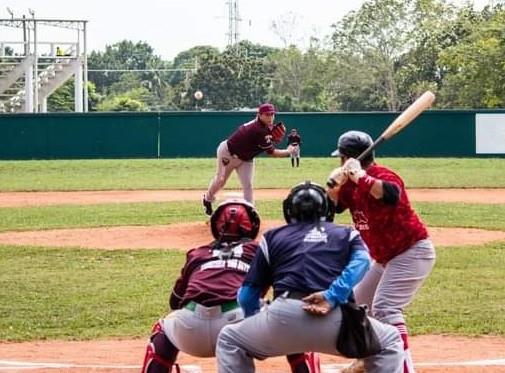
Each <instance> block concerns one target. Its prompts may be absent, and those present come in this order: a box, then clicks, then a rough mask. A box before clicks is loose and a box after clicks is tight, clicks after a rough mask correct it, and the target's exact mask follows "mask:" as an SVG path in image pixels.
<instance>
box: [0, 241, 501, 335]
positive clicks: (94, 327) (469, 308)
mask: <svg viewBox="0 0 505 373" xmlns="http://www.w3.org/2000/svg"><path fill="white" fill-rule="evenodd" d="M437 255H438V259H437V264H436V266H435V269H434V271H433V273H432V275H431V276H430V277H429V278H428V280H427V282H426V284H425V286H424V287H423V288H422V289H421V291H420V292H419V294H418V296H417V298H416V300H415V302H414V303H413V304H412V305H411V306H409V307H408V308H407V318H408V321H409V329H410V331H411V333H412V334H426V333H436V334H440V333H444V334H446V333H447V334H461V335H483V334H493V335H500V336H505V312H504V311H505V309H504V304H505V293H504V292H503V288H504V287H505V278H504V277H503V268H505V243H502V244H488V245H485V246H481V247H465V248H458V247H446V248H440V249H438V251H437ZM183 261H184V254H183V253H182V252H177V251H162V250H127V251H126V250H119V251H104V250H80V249H70V248H65V249H48V248H34V247H8V246H0V289H2V290H1V293H0V294H1V298H2V299H1V301H0V315H1V317H0V340H4V341H6V340H9V341H26V340H39V339H94V338H109V337H145V336H146V334H147V333H148V331H149V328H150V326H151V325H152V323H153V322H154V320H156V319H157V318H159V317H160V316H162V315H163V314H164V313H165V312H166V311H167V310H168V308H167V301H168V294H169V293H170V291H171V289H172V286H173V283H174V281H175V278H176V277H177V276H178V274H179V268H180V266H181V265H182V263H183Z"/></svg>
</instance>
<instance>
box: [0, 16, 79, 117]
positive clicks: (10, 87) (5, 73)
mask: <svg viewBox="0 0 505 373" xmlns="http://www.w3.org/2000/svg"><path fill="white" fill-rule="evenodd" d="M86 22H87V21H81V20H55V19H36V18H35V16H34V14H32V18H27V17H25V16H23V18H14V17H12V18H11V19H0V31H1V27H2V26H6V27H11V28H18V29H22V30H23V40H22V41H11V42H8V41H3V40H1V39H0V113H1V112H4V113H20V112H26V113H37V112H46V111H47V99H48V98H49V96H50V95H51V94H53V93H54V92H55V91H56V90H57V89H58V88H59V87H61V86H62V85H63V84H65V82H67V81H68V80H69V79H71V78H72V77H73V78H74V80H75V86H76V89H75V90H74V92H75V100H74V101H75V111H76V112H79V111H87V90H85V89H83V87H86V82H87V59H86ZM43 26H44V27H46V26H49V27H59V28H66V29H71V30H77V31H78V33H77V42H71V41H65V42H56V41H50V42H43V41H39V40H38V37H39V35H43V33H42V32H41V29H42V28H43ZM0 34H1V33H0ZM81 35H82V36H83V38H82V39H81ZM56 46H57V48H56ZM81 48H82V50H81ZM60 52H61V53H60ZM6 54H9V55H6Z"/></svg>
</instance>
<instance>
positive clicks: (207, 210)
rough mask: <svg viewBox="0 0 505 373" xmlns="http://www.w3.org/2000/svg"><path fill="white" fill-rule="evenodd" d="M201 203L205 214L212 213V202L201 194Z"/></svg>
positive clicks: (209, 214)
mask: <svg viewBox="0 0 505 373" xmlns="http://www.w3.org/2000/svg"><path fill="white" fill-rule="evenodd" d="M202 205H203V209H204V211H205V215H207V216H211V215H212V203H211V202H210V201H207V200H206V199H205V196H203V199H202Z"/></svg>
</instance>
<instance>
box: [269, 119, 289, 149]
mask: <svg viewBox="0 0 505 373" xmlns="http://www.w3.org/2000/svg"><path fill="white" fill-rule="evenodd" d="M285 134H286V126H285V125H284V123H282V122H279V123H276V124H274V127H273V128H272V140H273V142H275V143H276V144H278V143H280V142H281V141H282V139H283V138H284V135H285Z"/></svg>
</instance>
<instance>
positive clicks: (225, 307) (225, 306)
mask: <svg viewBox="0 0 505 373" xmlns="http://www.w3.org/2000/svg"><path fill="white" fill-rule="evenodd" d="M197 306H202V307H207V306H204V305H203V304H199V303H196V302H194V301H190V302H189V303H188V304H186V305H185V306H184V308H186V309H187V310H190V311H193V312H194V311H195V309H196V307H197ZM212 307H220V308H221V312H223V313H225V312H228V311H231V310H234V309H235V308H238V307H239V305H238V303H237V301H235V300H233V301H231V302H226V303H221V304H218V305H216V306H210V307H207V308H212Z"/></svg>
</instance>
